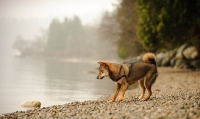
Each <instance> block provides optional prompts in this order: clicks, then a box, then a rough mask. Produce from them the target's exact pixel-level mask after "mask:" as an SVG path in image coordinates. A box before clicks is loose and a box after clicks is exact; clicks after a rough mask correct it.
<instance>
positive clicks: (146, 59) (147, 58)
mask: <svg viewBox="0 0 200 119" xmlns="http://www.w3.org/2000/svg"><path fill="white" fill-rule="evenodd" d="M142 61H143V62H146V63H150V64H155V65H156V56H155V55H154V54H153V53H146V54H144V55H143V57H142Z"/></svg>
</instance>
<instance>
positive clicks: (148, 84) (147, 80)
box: [144, 74, 157, 101]
mask: <svg viewBox="0 0 200 119" xmlns="http://www.w3.org/2000/svg"><path fill="white" fill-rule="evenodd" d="M156 78H157V74H153V75H151V76H150V77H146V78H145V80H144V85H145V87H146V89H147V91H148V95H147V96H146V97H145V98H144V100H145V101H146V100H148V99H149V98H150V96H151V95H152V91H151V86H152V85H153V83H154V82H155V80H156Z"/></svg>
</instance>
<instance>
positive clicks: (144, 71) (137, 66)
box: [97, 53, 158, 102]
mask: <svg viewBox="0 0 200 119" xmlns="http://www.w3.org/2000/svg"><path fill="white" fill-rule="evenodd" d="M142 60H143V61H142V62H135V63H127V64H116V63H109V62H98V63H99V64H100V67H99V74H98V76H97V79H103V78H104V77H109V78H110V79H111V80H113V81H114V82H116V89H115V92H114V95H113V97H112V99H111V100H110V101H108V102H114V101H115V99H116V97H117V95H118V93H119V91H120V89H121V87H122V89H121V94H120V96H119V100H122V99H123V97H124V94H125V92H126V90H127V88H128V86H129V85H131V84H133V83H135V82H136V81H138V82H139V84H140V86H141V88H142V93H141V95H140V97H139V99H141V100H145V101H146V100H148V99H149V98H150V96H151V95H152V91H151V86H152V84H153V83H154V82H155V81H156V78H157V76H158V72H157V66H156V57H155V55H154V54H152V53H146V54H144V56H143V58H142ZM146 89H147V91H148V95H147V96H146V97H145V98H144V99H143V97H144V94H145V90H146Z"/></svg>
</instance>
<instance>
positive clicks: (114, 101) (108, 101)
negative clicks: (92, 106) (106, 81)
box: [107, 100, 115, 102]
mask: <svg viewBox="0 0 200 119" xmlns="http://www.w3.org/2000/svg"><path fill="white" fill-rule="evenodd" d="M107 102H115V101H114V100H108V101H107Z"/></svg>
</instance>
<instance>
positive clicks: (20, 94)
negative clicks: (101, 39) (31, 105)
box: [0, 58, 115, 114]
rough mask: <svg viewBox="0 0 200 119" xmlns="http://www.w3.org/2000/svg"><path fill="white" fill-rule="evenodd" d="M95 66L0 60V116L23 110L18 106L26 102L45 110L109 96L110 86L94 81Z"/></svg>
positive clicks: (89, 63) (76, 62)
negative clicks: (36, 102)
mask: <svg viewBox="0 0 200 119" xmlns="http://www.w3.org/2000/svg"><path fill="white" fill-rule="evenodd" d="M97 67H98V64H97V63H96V61H87V60H84V61H81V60H75V59H71V60H65V61H58V60H47V59H18V58H0V95H1V97H0V114H3V113H11V112H15V111H20V110H27V109H26V108H23V107H20V106H18V105H19V104H20V103H21V102H23V101H26V100H38V101H40V102H41V104H42V105H41V107H46V106H52V105H60V104H65V103H69V102H72V101H84V100H94V99H97V98H99V97H101V96H106V95H110V94H112V93H113V91H114V87H115V85H114V83H113V82H112V81H111V80H110V79H108V78H105V79H103V80H97V79H96V76H97V73H98V71H97Z"/></svg>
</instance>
